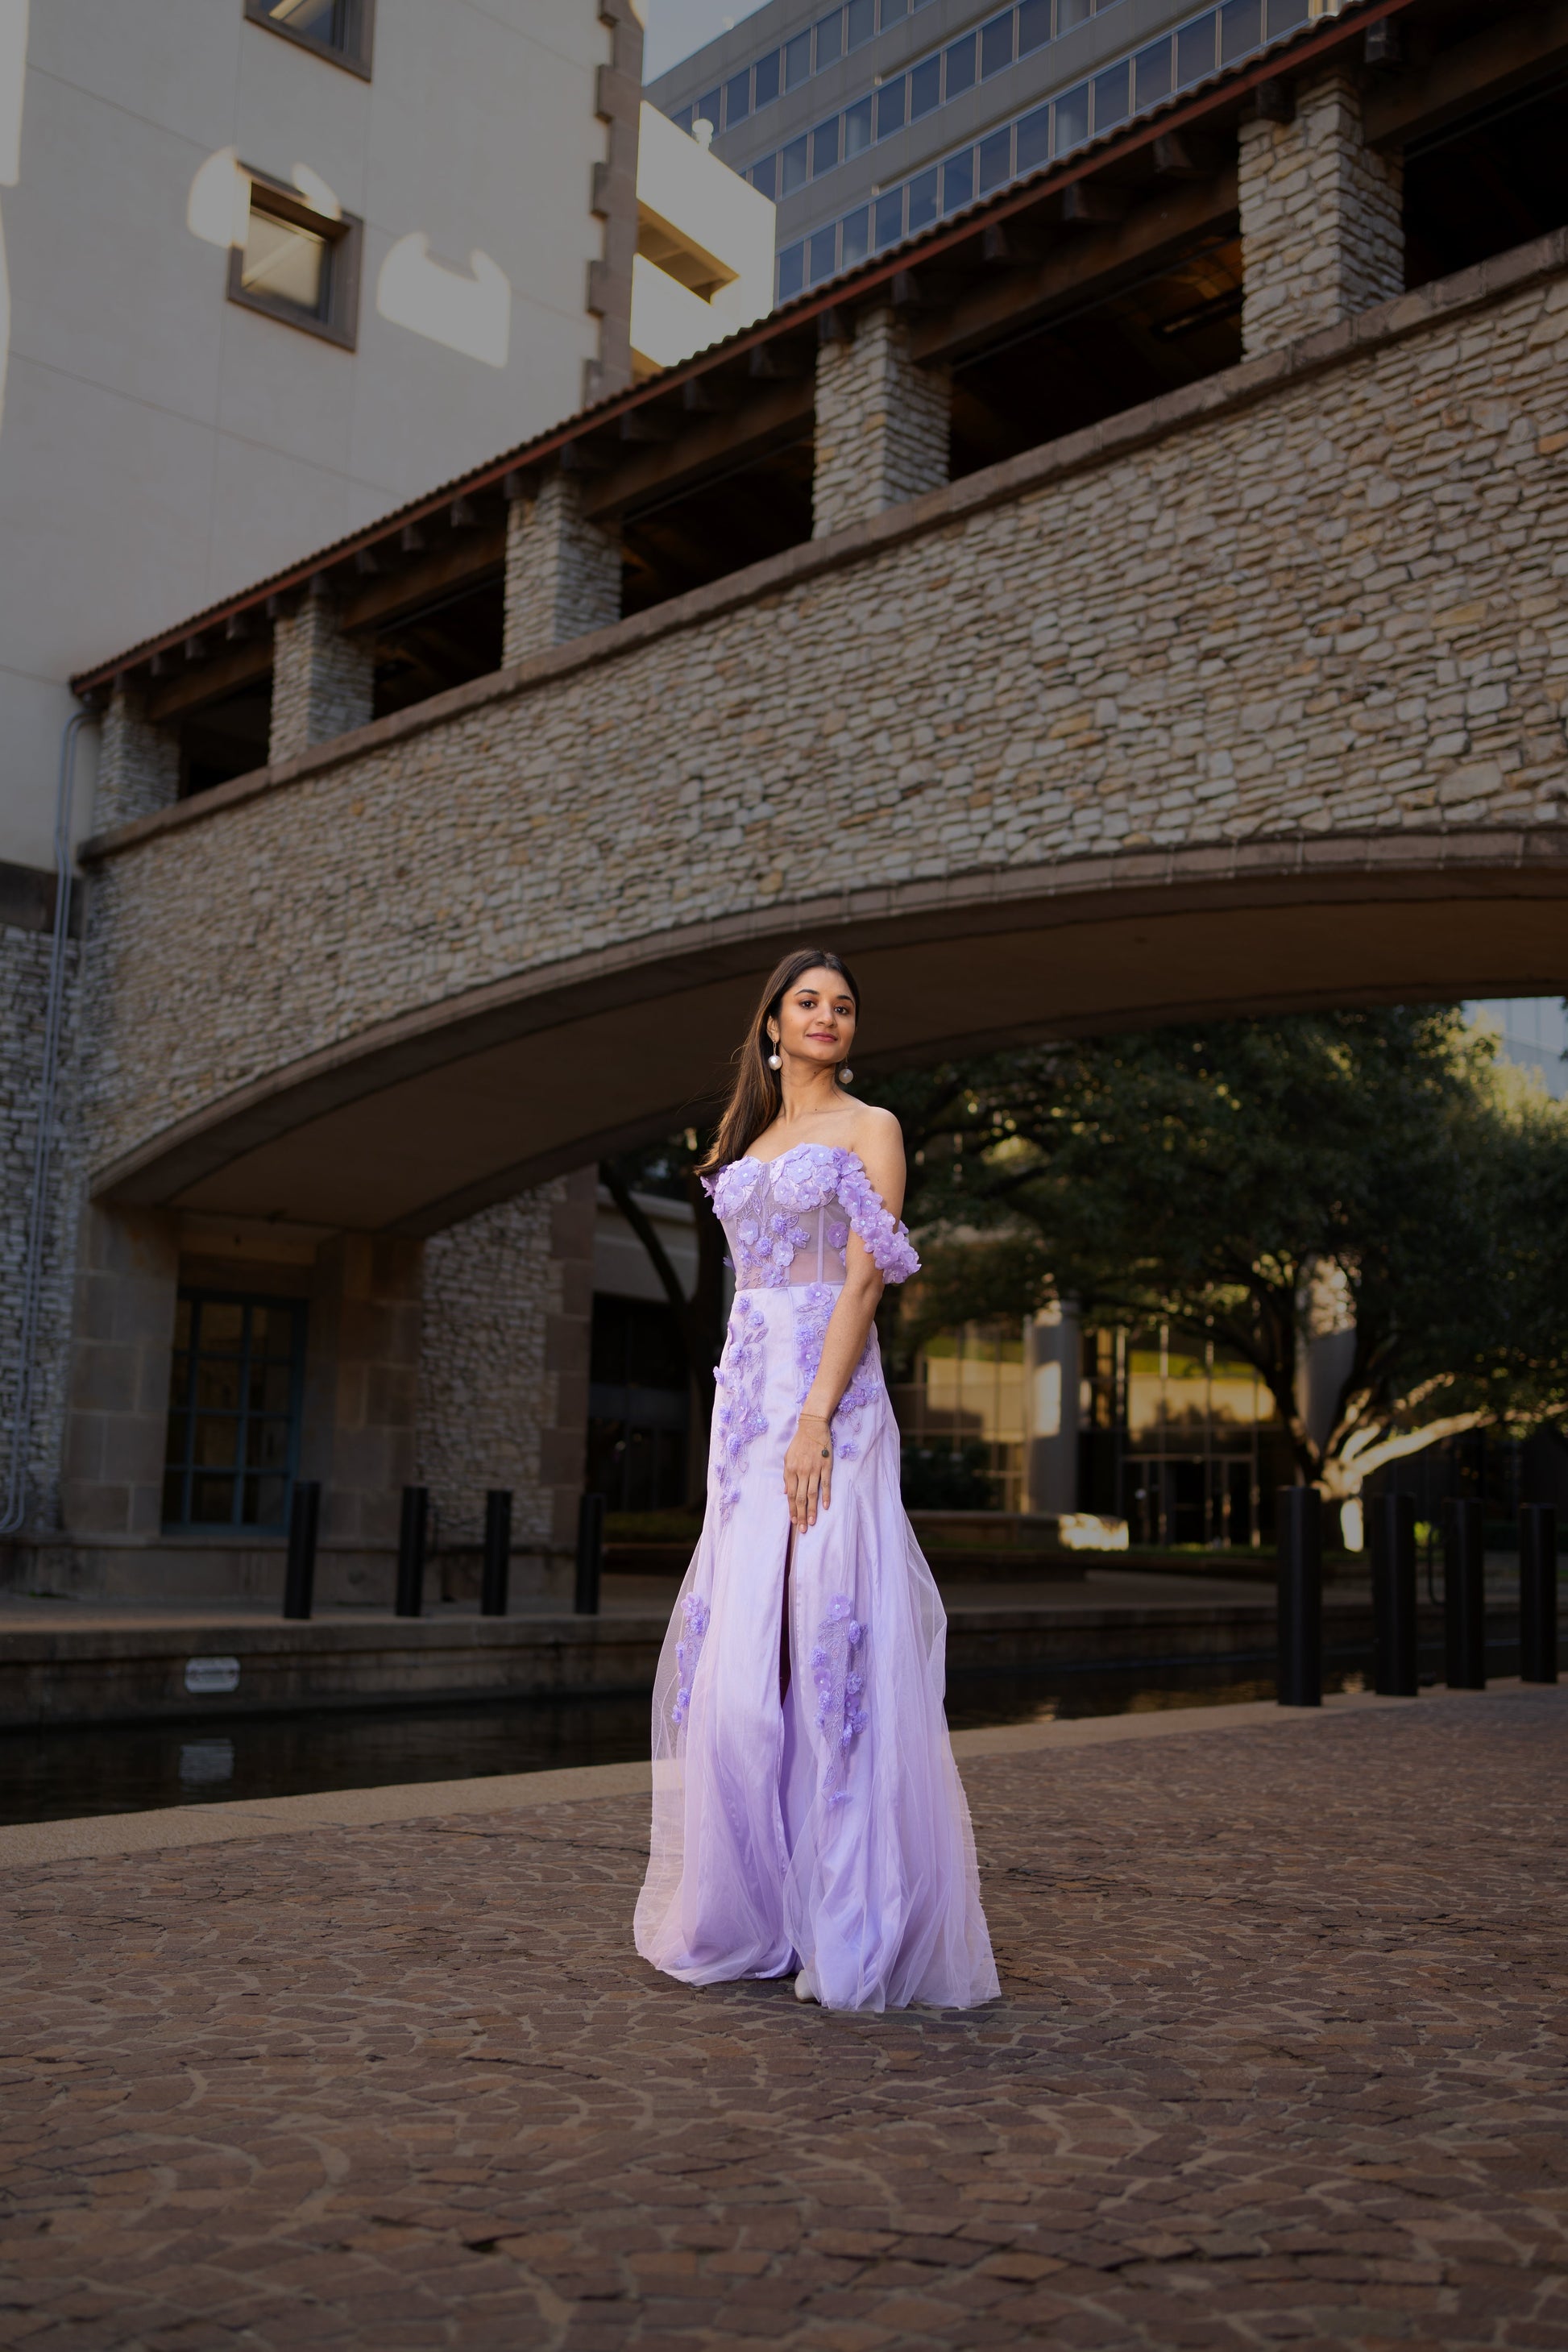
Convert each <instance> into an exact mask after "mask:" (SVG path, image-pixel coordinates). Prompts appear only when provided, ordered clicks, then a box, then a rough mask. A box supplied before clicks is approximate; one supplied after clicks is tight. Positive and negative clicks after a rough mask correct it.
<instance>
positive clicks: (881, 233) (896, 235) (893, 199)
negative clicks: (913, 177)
mask: <svg viewBox="0 0 1568 2352" xmlns="http://www.w3.org/2000/svg"><path fill="white" fill-rule="evenodd" d="M903 233H904V192H903V190H902V188H894V189H893V190H892V192H891V193H890V194H888V195H885V196H879V197H878V199H877V246H878V249H879V250H880V248H881V247H883V246H885V245H897V244H898V242H899V239H900V237H901V236H903Z"/></svg>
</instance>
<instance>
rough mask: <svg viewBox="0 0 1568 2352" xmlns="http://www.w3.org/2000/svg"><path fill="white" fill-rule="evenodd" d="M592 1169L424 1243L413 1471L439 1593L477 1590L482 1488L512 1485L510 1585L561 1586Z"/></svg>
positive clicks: (587, 1299)
mask: <svg viewBox="0 0 1568 2352" xmlns="http://www.w3.org/2000/svg"><path fill="white" fill-rule="evenodd" d="M595 1198H596V1192H595V1171H593V1170H592V1169H584V1170H583V1171H580V1172H579V1173H578V1174H577V1175H575V1176H571V1177H557V1178H556V1179H555V1180H554V1181H553V1182H552V1183H549V1184H543V1185H541V1186H540V1187H539V1188H538V1189H537V1190H536V1191H534V1192H522V1193H520V1194H519V1195H518V1196H517V1198H516V1199H514V1200H510V1201H503V1202H500V1203H498V1205H497V1206H496V1207H494V1208H491V1209H484V1210H481V1211H480V1213H479V1215H478V1216H477V1217H468V1218H465V1220H464V1221H463V1223H461V1224H458V1225H452V1226H449V1227H448V1228H447V1231H446V1232H445V1233H441V1234H435V1235H433V1236H432V1238H431V1239H430V1240H429V1241H427V1242H426V1244H425V1285H424V1310H423V1323H422V1333H421V1342H420V1354H419V1475H420V1477H421V1478H422V1479H423V1480H424V1481H425V1483H426V1485H427V1486H429V1487H430V1489H431V1495H432V1499H433V1501H434V1503H435V1507H436V1520H437V1539H438V1543H439V1548H440V1552H441V1555H442V1582H443V1588H444V1590H445V1591H447V1595H448V1597H450V1598H460V1597H463V1596H465V1595H466V1594H468V1592H470V1591H475V1590H477V1589H478V1578H479V1557H480V1544H481V1541H482V1538H483V1532H484V1508H485V1491H486V1489H487V1488H488V1487H490V1486H504V1487H507V1488H509V1489H510V1492H511V1496H512V1552H513V1559H514V1561H515V1563H516V1572H515V1574H514V1577H513V1590H514V1591H516V1592H518V1593H519V1594H520V1595H521V1594H532V1595H534V1596H536V1597H537V1596H540V1595H545V1594H553V1595H554V1596H555V1597H557V1598H561V1597H564V1594H565V1592H566V1591H567V1590H568V1588H569V1585H570V1580H571V1570H570V1566H569V1564H568V1555H569V1554H570V1552H571V1549H572V1547H573V1544H574V1540H575V1537H576V1526H577V1502H578V1497H579V1496H580V1495H581V1494H582V1492H583V1478H584V1455H585V1448H586V1439H587V1421H588V1337H589V1328H590V1321H591V1317H592V1311H593V1249H594V1217H595Z"/></svg>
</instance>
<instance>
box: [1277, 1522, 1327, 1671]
mask: <svg viewBox="0 0 1568 2352" xmlns="http://www.w3.org/2000/svg"><path fill="white" fill-rule="evenodd" d="M1275 1519H1276V1525H1277V1528H1278V1538H1277V1539H1278V1543H1279V1671H1278V1673H1277V1674H1276V1676H1275V1683H1274V1695H1275V1696H1276V1698H1278V1700H1279V1704H1280V1706H1321V1705H1322V1703H1323V1504H1322V1497H1321V1495H1320V1494H1319V1493H1318V1490H1317V1488H1316V1487H1315V1486H1281V1487H1280V1488H1279V1493H1278V1495H1277V1496H1276V1497H1275Z"/></svg>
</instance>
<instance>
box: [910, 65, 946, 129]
mask: <svg viewBox="0 0 1568 2352" xmlns="http://www.w3.org/2000/svg"><path fill="white" fill-rule="evenodd" d="M941 104H942V59H941V58H922V59H921V63H920V64H919V65H918V66H917V67H916V68H915V69H914V71H913V73H912V74H911V75H910V121H911V122H913V121H917V120H918V119H919V117H920V116H921V115H922V114H930V113H931V110H932V108H933V107H938V106H940V105H941Z"/></svg>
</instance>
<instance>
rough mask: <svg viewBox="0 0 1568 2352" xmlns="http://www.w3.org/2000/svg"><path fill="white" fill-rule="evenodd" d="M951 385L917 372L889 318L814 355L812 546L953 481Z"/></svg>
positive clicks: (937, 374)
mask: <svg viewBox="0 0 1568 2352" xmlns="http://www.w3.org/2000/svg"><path fill="white" fill-rule="evenodd" d="M951 409H952V381H951V379H950V377H949V375H948V373H947V370H946V369H945V368H920V367H916V366H915V365H914V363H913V362H912V361H911V360H910V355H909V337H908V335H907V333H906V331H905V329H904V327H903V324H902V322H901V321H900V320H899V319H897V318H896V317H895V316H894V314H893V312H892V311H891V310H868V312H867V313H866V314H865V316H864V317H863V318H862V319H861V320H859V321H858V326H857V329H856V332H855V338H854V341H852V342H842V343H837V342H830V343H824V344H823V345H822V347H821V349H820V350H819V351H818V352H817V355H816V457H815V470H814V473H813V477H812V536H813V537H814V538H816V539H826V537H827V536H828V535H829V533H830V532H833V531H837V530H847V529H848V528H849V526H850V525H851V524H852V523H858V522H865V521H867V520H868V519H869V517H870V516H872V515H877V514H880V513H881V512H882V510H883V509H884V508H886V507H891V506H897V505H898V504H899V503H900V501H901V500H902V499H914V498H919V497H920V495H921V492H922V491H923V490H933V489H935V488H937V486H938V484H939V483H941V482H945V481H946V479H947V471H948V438H949V419H950V412H951Z"/></svg>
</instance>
